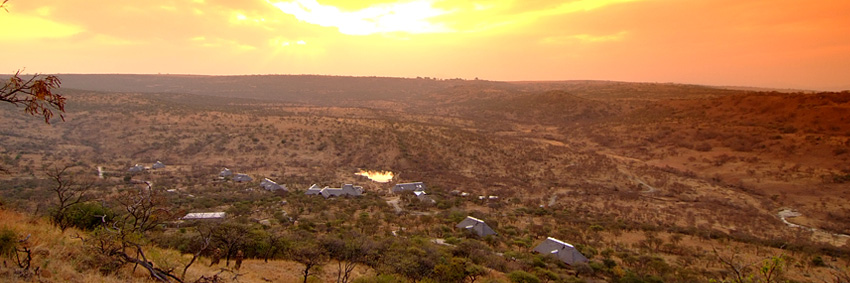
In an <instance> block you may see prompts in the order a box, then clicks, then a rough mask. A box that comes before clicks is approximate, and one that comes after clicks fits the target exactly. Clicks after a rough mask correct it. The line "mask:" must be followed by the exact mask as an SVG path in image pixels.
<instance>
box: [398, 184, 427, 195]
mask: <svg viewBox="0 0 850 283" xmlns="http://www.w3.org/2000/svg"><path fill="white" fill-rule="evenodd" d="M425 189H426V188H425V184H424V183H422V182H414V183H402V184H396V185H395V186H394V187H393V193H400V192H403V191H414V192H418V191H424V190H425Z"/></svg>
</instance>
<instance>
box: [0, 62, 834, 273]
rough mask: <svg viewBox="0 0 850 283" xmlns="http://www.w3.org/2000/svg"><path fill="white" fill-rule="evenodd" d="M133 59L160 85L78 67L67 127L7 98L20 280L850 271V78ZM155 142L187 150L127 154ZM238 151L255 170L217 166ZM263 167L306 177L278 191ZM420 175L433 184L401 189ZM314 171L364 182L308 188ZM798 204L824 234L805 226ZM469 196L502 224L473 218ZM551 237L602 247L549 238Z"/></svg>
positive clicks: (318, 180) (229, 163)
mask: <svg viewBox="0 0 850 283" xmlns="http://www.w3.org/2000/svg"><path fill="white" fill-rule="evenodd" d="M81 78H82V79H92V78H96V79H97V80H94V81H93V82H92V81H85V80H82V79H81ZM118 78H119V79H121V80H125V81H129V82H140V85H141V86H137V87H136V88H134V89H135V90H131V89H121V90H120V91H123V92H117V91H118V90H113V89H110V88H114V87H127V88H129V87H133V84H132V83H129V82H128V83H123V84H115V85H112V83H110V81H109V80H108V79H106V78H101V77H86V76H79V77H75V76H72V77H69V78H63V82H66V86H67V85H68V84H71V85H73V86H75V87H81V84H84V83H85V84H88V86H89V87H88V89H93V90H75V89H65V90H63V96H64V97H67V99H68V101H69V102H68V104H67V105H66V108H65V109H66V112H65V114H64V115H65V117H64V118H65V121H64V122H61V123H51V124H49V125H48V124H45V123H44V121H39V120H38V119H32V117H29V116H25V115H21V113H20V110H17V109H16V108H14V107H13V106H12V105H3V106H0V107H2V109H0V110H2V111H0V119H2V121H4V123H3V124H4V125H6V126H5V127H3V128H2V129H0V131H2V134H0V141H2V142H0V162H2V167H3V168H5V169H7V171H8V172H7V173H4V174H3V175H2V176H0V178H2V183H0V199H1V200H2V210H3V211H0V213H2V214H3V217H2V220H0V250H2V258H3V259H4V260H5V261H6V262H7V264H5V265H3V266H2V267H0V276H2V278H4V279H5V280H8V281H39V280H41V281H92V280H94V281H116V282H125V281H149V280H157V281H177V282H231V281H232V282H236V281H241V282H262V281H272V282H701V281H702V282H704V281H710V280H714V281H718V282H812V281H814V282H821V281H823V282H847V280H848V258H847V254H848V250H847V237H846V236H842V235H840V234H847V233H848V232H850V228H848V227H849V226H846V225H847V223H850V222H848V221H846V220H847V219H850V210H848V209H850V207H847V204H846V202H843V201H842V200H843V199H844V198H843V197H844V195H845V194H848V193H850V189H848V188H847V187H846V180H845V179H846V178H845V177H846V176H848V174H850V171H847V170H848V168H850V167H848V165H850V164H848V160H847V156H848V155H847V154H845V152H846V151H847V150H846V148H847V147H848V145H850V144H848V138H850V128H847V126H846V125H845V124H846V123H843V121H844V119H847V117H848V115H847V113H848V111H850V110H848V109H850V104H848V100H850V94H847V93H793V94H788V93H776V92H745V91H736V90H723V89H714V88H708V87H701V86H687V85H668V84H630V83H616V82H563V83H498V82H486V81H460V80H450V81H440V80H432V79H424V78H423V79H385V78H344V77H330V78H323V77H315V76H309V77H303V78H299V77H297V76H296V77H289V76H287V77H285V78H283V79H281V78H278V79H279V80H275V79H276V78H275V77H274V76H272V77H254V76H246V77H199V78H193V77H179V76H162V77H157V76H144V77H140V78H136V77H133V76H118ZM75 80H77V81H75ZM149 80H153V81H159V82H161V84H150V81H149ZM100 81H103V82H104V83H103V84H99V85H98V84H96V83H97V82H100ZM332 82H341V84H332ZM383 83H387V84H386V85H384V84H383ZM151 85H155V86H159V87H167V89H151V87H149V86H151ZM195 85H207V86H216V87H197V88H195V87H192V86H195ZM281 85H285V87H284V86H281ZM250 86H254V87H250ZM184 90H185V91H184ZM349 90H350V91H349ZM148 92H152V93H148ZM197 92H204V93H197ZM334 98H335V99H334ZM317 101H320V102H317ZM155 161H162V162H164V163H165V164H166V165H167V167H166V168H162V169H155V170H154V169H150V170H143V171H141V172H129V171H128V168H129V167H131V166H133V165H134V164H137V163H138V164H142V165H146V166H150V164H153V163H154V162H155ZM224 167H227V168H231V169H233V170H234V171H235V172H240V173H247V174H249V175H251V176H252V177H254V181H252V182H235V181H233V180H231V179H229V178H223V179H222V178H219V171H221V169H222V168H224ZM360 169H367V170H388V171H392V172H394V173H395V174H396V177H395V179H394V180H393V181H392V182H391V183H387V184H384V183H376V182H372V181H369V180H368V179H366V178H364V177H360V176H356V175H354V173H355V172H358V171H359V170H360ZM98 172H100V173H101V174H100V175H102V177H99V175H98ZM266 177H268V178H270V179H272V180H275V181H277V182H278V183H282V184H286V185H287V187H288V188H289V192H288V193H283V192H270V191H265V190H263V189H262V188H260V187H259V186H258V184H259V181H260V180H262V179H263V178H266ZM410 181H423V182H425V183H426V184H427V185H428V187H429V189H428V194H429V196H430V197H431V199H433V200H435V201H434V202H430V201H420V200H419V199H418V198H416V197H415V196H413V195H412V194H409V193H408V194H400V195H394V194H391V193H390V192H389V188H390V187H391V186H392V184H394V183H400V182H410ZM314 183H315V184H319V185H321V186H325V185H327V186H332V187H338V186H339V185H341V184H344V183H353V184H357V185H361V186H363V187H364V191H365V194H364V195H363V196H360V197H342V198H330V199H324V198H322V197H320V196H307V195H304V193H303V192H304V190H306V189H307V188H308V187H309V186H310V185H311V184H314ZM462 193H468V195H464V194H462ZM479 196H484V198H483V199H482V198H479ZM489 196H497V198H489ZM785 209H788V210H794V211H797V212H799V213H801V214H802V216H797V217H793V218H786V220H787V221H792V222H794V223H796V224H798V225H803V226H804V227H811V228H815V230H811V229H805V228H803V229H801V228H793V227H789V226H788V225H787V224H786V223H784V222H783V220H782V219H781V218H780V217H779V216H778V215H777V213H778V212H779V211H781V210H785ZM219 211H221V212H226V213H227V217H226V219H223V220H215V221H181V220H179V218H180V217H182V216H183V215H185V214H186V213H188V212H219ZM469 215H471V216H474V217H477V218H479V219H482V220H485V221H486V222H487V223H488V224H489V225H490V226H492V227H493V228H494V229H495V230H496V231H497V232H498V233H499V234H498V235H496V236H488V237H484V238H481V237H477V236H474V235H472V234H470V233H468V232H467V231H464V230H462V229H457V228H455V227H454V225H455V224H456V223H458V222H460V221H461V220H462V219H463V218H464V217H466V216H469ZM546 237H555V238H558V239H561V240H563V241H566V242H569V243H573V244H574V245H576V247H577V248H578V250H579V251H581V252H582V253H583V254H584V255H585V256H587V257H588V258H589V259H590V261H589V262H587V263H580V264H575V265H572V266H570V265H567V264H564V263H563V262H560V261H558V260H557V259H555V258H553V257H550V256H547V255H540V254H536V253H533V252H531V249H532V248H533V247H534V246H535V245H536V244H537V243H539V242H540V241H541V240H543V239H545V238H546ZM216 261H219V262H218V263H216Z"/></svg>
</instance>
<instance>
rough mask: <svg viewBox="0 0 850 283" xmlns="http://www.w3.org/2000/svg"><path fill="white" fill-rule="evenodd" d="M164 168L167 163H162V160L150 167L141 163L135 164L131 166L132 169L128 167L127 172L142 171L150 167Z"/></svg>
mask: <svg viewBox="0 0 850 283" xmlns="http://www.w3.org/2000/svg"><path fill="white" fill-rule="evenodd" d="M162 168H165V164H164V163H162V161H157V162H156V163H154V164H153V165H151V166H150V167H145V166H144V165H141V164H136V165H133V166H132V167H130V169H127V172H130V173H138V172H142V171H145V170H149V169H154V170H156V169H162Z"/></svg>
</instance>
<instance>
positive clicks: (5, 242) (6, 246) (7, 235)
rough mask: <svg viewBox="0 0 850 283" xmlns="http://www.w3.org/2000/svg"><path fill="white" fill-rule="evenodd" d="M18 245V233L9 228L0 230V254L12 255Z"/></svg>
mask: <svg viewBox="0 0 850 283" xmlns="http://www.w3.org/2000/svg"><path fill="white" fill-rule="evenodd" d="M17 247H18V235H17V234H15V231H13V230H12V229H9V228H3V229H2V230H0V256H6V257H9V256H12V255H13V254H14V253H15V250H16V248H17Z"/></svg>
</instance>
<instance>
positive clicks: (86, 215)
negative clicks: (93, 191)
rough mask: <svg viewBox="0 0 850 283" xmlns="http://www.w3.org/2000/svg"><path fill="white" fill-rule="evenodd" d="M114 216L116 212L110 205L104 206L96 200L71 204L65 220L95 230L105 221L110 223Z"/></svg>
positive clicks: (81, 227)
mask: <svg viewBox="0 0 850 283" xmlns="http://www.w3.org/2000/svg"><path fill="white" fill-rule="evenodd" d="M114 217H115V212H113V211H112V210H111V209H109V208H108V207H104V206H103V205H101V204H100V203H95V202H84V203H77V204H74V205H71V206H69V207H68V209H67V211H66V213H65V221H66V223H67V224H69V225H70V226H74V227H77V228H79V229H82V230H89V231H91V230H94V229H95V228H97V227H99V226H101V225H104V224H105V223H110V222H111V221H112V219H113V218H114Z"/></svg>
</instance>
